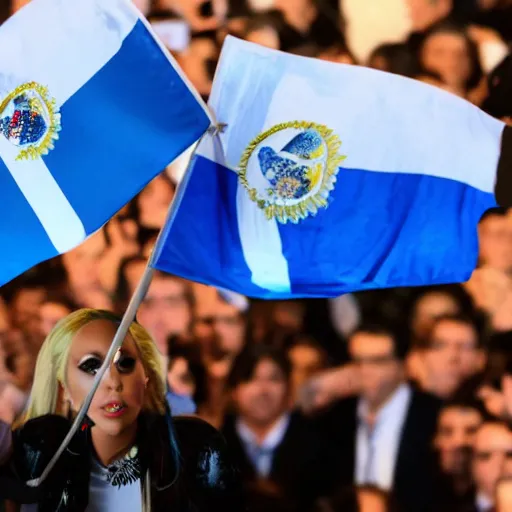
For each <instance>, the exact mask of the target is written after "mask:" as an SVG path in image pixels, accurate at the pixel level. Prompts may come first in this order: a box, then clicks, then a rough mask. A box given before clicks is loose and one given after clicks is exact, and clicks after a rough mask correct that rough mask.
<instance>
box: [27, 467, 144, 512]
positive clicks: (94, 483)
mask: <svg viewBox="0 0 512 512" xmlns="http://www.w3.org/2000/svg"><path fill="white" fill-rule="evenodd" d="M106 474H107V469H106V468H104V467H103V466H101V465H100V464H99V463H97V462H93V464H92V469H91V480H90V483H89V504H88V505H87V508H86V509H85V510H86V512H120V511H122V512H141V511H142V490H141V482H140V480H137V481H135V482H133V483H130V484H128V485H124V486H122V487H119V488H118V487H116V486H113V485H112V484H110V483H108V482H107V481H106V480H105V478H106ZM37 511H38V505H35V504H34V505H22V506H21V512H37Z"/></svg>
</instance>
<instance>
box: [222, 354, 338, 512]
mask: <svg viewBox="0 0 512 512" xmlns="http://www.w3.org/2000/svg"><path fill="white" fill-rule="evenodd" d="M290 372H291V365H290V361H289V360H288V358H287V357H286V354H285V353H284V352H282V351H281V350H279V349H275V348H273V347H269V346H266V345H251V346H248V347H247V348H246V349H244V351H243V352H241V353H240V354H239V355H238V357H237V358H236V359H235V361H234V364H233V367H232V369H231V372H230V374H229V377H228V387H229V389H230V390H231V393H232V400H233V406H234V415H233V416H228V417H227V418H226V420H225V422H224V425H223V427H222V432H223V434H224V435H225V437H226V440H227V442H228V445H229V446H230V447H231V449H232V451H233V454H234V455H235V457H236V460H237V463H238V467H239V468H240V471H241V473H242V478H243V480H244V481H245V483H246V484H247V485H253V484H254V482H256V481H258V480H263V481H269V482H271V483H272V484H273V485H275V486H276V487H277V489H279V491H280V492H281V493H282V496H283V497H284V498H286V499H288V500H291V501H292V502H293V503H294V505H295V508H294V510H305V511H306V510H309V507H310V506H311V505H312V503H313V501H314V500H315V499H317V498H318V497H319V496H320V494H321V492H322V490H323V487H324V486H326V482H327V480H328V478H329V477H330V474H329V469H328V466H327V465H326V464H325V461H324V460H323V459H322V454H324V453H325V450H324V448H323V446H322V444H321V442H320V439H319V437H318V436H317V434H316V433H315V431H314V430H312V428H311V426H310V425H309V423H308V422H307V420H305V419H304V418H303V417H302V416H301V415H300V414H299V413H296V412H291V410H290V405H289V404H290V391H291V382H290Z"/></svg>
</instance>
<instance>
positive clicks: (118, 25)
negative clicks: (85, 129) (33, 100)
mask: <svg viewBox="0 0 512 512" xmlns="http://www.w3.org/2000/svg"><path fill="white" fill-rule="evenodd" d="M137 20H138V17H137V11H136V10H135V9H134V8H133V7H132V6H131V5H130V4H129V2H127V1H126V0H73V1H72V2H70V1H69V0H37V1H35V2H33V3H30V4H28V5H27V6H26V7H25V8H24V9H22V10H21V11H20V12H19V13H17V14H16V15H15V16H13V18H12V19H11V20H8V21H7V22H6V23H5V24H4V25H3V26H2V30H1V31H0V47H1V48H9V51H4V52H2V54H1V56H0V70H2V72H3V73H8V74H9V75H10V76H12V77H14V78H15V80H16V81H17V82H18V83H16V84H15V86H18V85H21V84H22V83H25V82H32V81H35V82H38V83H39V84H41V85H43V86H45V87H48V90H49V93H50V95H51V96H52V97H54V98H55V99H56V100H57V103H58V104H59V105H62V104H64V103H65V102H66V100H68V99H69V98H70V97H71V96H72V95H73V94H75V93H76V92H77V91H78V89H80V88H81V87H82V86H83V85H84V84H85V83H87V82H88V81H89V80H90V79H91V78H92V77H93V76H94V75H95V74H96V73H97V72H98V71H99V70H100V69H101V68H103V66H105V64H107V62H108V61H109V60H110V59H111V58H112V57H113V56H114V55H115V54H116V53H117V52H118V51H119V49H120V48H121V45H122V44H123V41H124V40H125V38H126V37H127V36H128V34H129V33H130V32H131V31H132V30H133V28H134V26H135V24H136V22H137ZM8 92H9V91H0V94H5V93H8ZM64 127H65V121H64V120H63V128H64Z"/></svg>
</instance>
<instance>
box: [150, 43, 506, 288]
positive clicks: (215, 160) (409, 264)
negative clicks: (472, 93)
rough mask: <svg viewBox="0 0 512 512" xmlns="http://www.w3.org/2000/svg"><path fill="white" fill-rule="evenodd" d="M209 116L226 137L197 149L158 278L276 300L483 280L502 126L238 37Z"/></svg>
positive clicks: (432, 97)
mask: <svg viewBox="0 0 512 512" xmlns="http://www.w3.org/2000/svg"><path fill="white" fill-rule="evenodd" d="M210 106H211V109H212V110H213V112H214V114H215V116H216V119H217V121H218V122H219V123H224V124H226V126H225V128H224V131H223V132H222V133H221V134H220V136H219V137H218V138H214V137H212V136H210V135H209V134H207V135H206V136H205V137H204V138H203V141H202V142H201V144H200V145H199V147H198V150H197V153H196V156H195V159H194V162H193V165H192V167H191V169H190V170H189V172H188V174H187V175H186V176H185V178H184V181H183V186H182V187H181V190H180V192H179V194H178V198H177V200H176V203H175V205H174V208H173V210H172V215H171V216H170V219H169V221H168V223H167V225H166V227H165V231H164V236H163V237H161V243H160V244H159V246H158V247H157V250H156V252H155V255H154V258H153V262H152V264H153V265H154V266H155V267H156V268H159V269H161V270H164V271H168V272H172V273H174V274H178V275H181V276H184V277H186V278H189V279H192V280H195V281H200V282H203V283H207V284H212V285H215V286H219V287H223V288H229V289H231V290H235V291H237V292H239V293H243V294H245V295H248V296H253V297H262V298H291V297H316V296H324V297H329V296H337V295H340V294H342V293H345V292H351V291H356V290H364V289H370V288H381V287H393V286H409V285H425V284H435V283H449V282H460V281H464V280H466V279H467V278H468V277H469V276H470V274H471V272H472V270H473V269H474V267H475V264H476V260H477V251H478V247H477V231H476V226H477V223H478V220H479V219H480V216H481V215H482V214H483V212H485V211H486V210H487V209H488V208H490V207H492V206H495V205H496V199H495V193H494V192H495V184H496V180H497V174H499V173H498V166H499V165H500V164H502V163H503V162H502V159H501V160H500V156H502V154H501V143H502V135H503V133H504V124H503V123H501V122H500V121H497V120H495V119H493V118H491V117H490V116H488V115H486V114H484V113H483V112H482V111H480V110H479V109H478V108H476V107H474V106H473V105H471V104H470V103H468V102H466V101H464V100H462V99H460V98H457V97H455V96H453V95H451V94H449V93H447V92H445V91H442V90H440V89H437V88H434V87H431V86H428V85H425V84H423V83H420V82H416V81H413V80H410V79H407V78H403V77H399V76H395V75H391V74H387V73H382V72H379V71H375V70H371V69H366V68H362V67H356V66H348V65H340V64H332V63H328V62H323V61H320V60H314V59H308V58H304V57H298V56H293V55H287V54H284V53H280V52H276V51H272V50H268V49H265V48H262V47H259V46H256V45H253V44H250V43H247V42H243V41H240V40H237V39H234V38H230V39H228V40H227V42H226V43H225V46H224V49H223V52H222V56H221V61H220V64H219V69H218V71H217V75H216V79H215V83H214V87H213V91H212V95H211V102H210ZM507 133H509V132H507ZM509 160H510V162H509V165H510V167H512V165H511V164H512V159H510V154H509ZM509 170H510V175H512V170H511V169H509ZM502 181H503V180H502ZM509 196H512V191H511V192H510V193H509ZM507 200H510V197H509V198H508V199H507Z"/></svg>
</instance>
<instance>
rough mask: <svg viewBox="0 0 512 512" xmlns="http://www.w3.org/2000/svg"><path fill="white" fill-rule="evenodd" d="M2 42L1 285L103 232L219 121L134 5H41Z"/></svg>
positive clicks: (82, 1)
mask: <svg viewBox="0 0 512 512" xmlns="http://www.w3.org/2000/svg"><path fill="white" fill-rule="evenodd" d="M0 48H1V49H2V50H1V52H0V205H1V210H0V211H1V215H0V247H1V248H2V250H1V254H0V285H2V284H4V283H6V282H7V281H9V280H11V279H12V278H14V277H15V276H17V275H18V274H20V273H21V272H24V271H25V270H27V269H28V268H30V267H32V266H33V265H35V264H36V263H39V262H41V261H43V260H45V259H48V258H51V257H53V256H56V255H58V254H60V253H63V252H65V251H67V250H69V249H71V248H73V247H75V246H76V245H78V244H79V243H80V242H82V241H83V240H84V239H85V238H86V237H87V236H88V235H89V234H91V233H93V232H95V231H96V230H98V229H99V228H100V227H101V226H102V225H103V224H104V223H105V222H106V221H107V220H108V219H109V218H110V217H112V215H114V214H115V213H116V212H117V211H118V210H119V209H120V208H121V207H122V206H123V205H124V204H126V203H127V202H128V201H129V200H130V199H131V198H132V197H133V196H135V195H136V194H137V193H138V192H139V191H140V190H141V189H142V188H143V187H144V186H145V185H146V184H147V183H148V182H149V181H150V180H151V179H152V178H153V177H154V176H156V175H157V174H158V173H159V172H161V171H162V170H163V169H164V168H165V166H166V165H167V164H169V163H170V162H171V161H172V160H173V159H174V158H176V157H177V156H178V155H179V154H181V153H182V152H183V151H185V150H186V149H187V148H188V147H189V146H190V145H191V144H193V143H194V142H195V141H196V140H197V139H198V138H199V137H200V136H201V135H202V134H203V133H204V132H205V130H206V129H207V128H208V126H209V124H210V120H209V117H208V114H207V112H206V107H205V106H204V105H203V104H202V102H201V101H200V99H199V97H198V96H197V94H196V93H195V92H194V91H193V90H192V89H191V88H190V86H189V85H188V83H187V81H186V80H185V79H184V77H183V75H182V73H181V71H180V69H179V68H178V66H177V65H176V64H175V62H174V61H173V60H172V58H171V57H170V56H169V54H168V53H167V51H166V50H164V49H163V47H161V45H160V43H159V42H157V40H156V39H155V37H154V36H153V34H152V32H151V30H150V28H149V25H148V24H147V22H146V20H145V19H144V18H143V17H142V16H141V15H140V14H139V12H138V11H137V10H136V9H135V7H134V6H133V5H132V4H131V2H129V1H128V0H33V1H31V2H30V3H29V4H28V5H27V6H26V7H25V8H23V9H22V10H21V11H19V12H18V13H16V14H15V15H14V16H12V17H11V18H10V19H8V20H7V22H5V23H4V24H3V25H2V26H1V27H0Z"/></svg>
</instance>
